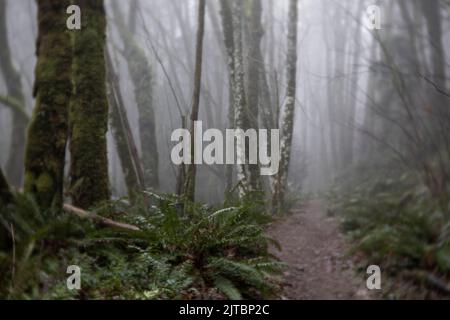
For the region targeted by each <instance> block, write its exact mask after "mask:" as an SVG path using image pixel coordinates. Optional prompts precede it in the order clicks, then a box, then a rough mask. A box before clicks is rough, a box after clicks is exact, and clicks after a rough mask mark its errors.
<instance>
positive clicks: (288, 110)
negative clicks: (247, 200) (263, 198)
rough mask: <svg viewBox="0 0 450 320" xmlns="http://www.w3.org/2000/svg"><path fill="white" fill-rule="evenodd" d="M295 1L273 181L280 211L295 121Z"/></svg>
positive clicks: (293, 1) (291, 10)
mask: <svg viewBox="0 0 450 320" xmlns="http://www.w3.org/2000/svg"><path fill="white" fill-rule="evenodd" d="M297 24H298V8H297V0H290V4H289V21H288V40H287V50H288V52H287V79H286V84H287V89H286V101H285V105H284V110H283V111H284V112H283V115H282V119H281V144H280V145H281V146H280V167H279V171H278V175H277V176H276V179H275V186H274V195H273V207H274V208H275V209H276V210H280V208H281V205H282V204H283V202H284V196H285V192H286V185H287V175H288V169H289V164H290V158H291V147H292V134H293V131H294V120H295V98H296V77H297Z"/></svg>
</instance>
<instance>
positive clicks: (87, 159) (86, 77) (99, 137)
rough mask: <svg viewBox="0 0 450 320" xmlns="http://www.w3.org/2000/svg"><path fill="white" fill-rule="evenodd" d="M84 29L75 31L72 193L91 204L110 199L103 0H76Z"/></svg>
mask: <svg viewBox="0 0 450 320" xmlns="http://www.w3.org/2000/svg"><path fill="white" fill-rule="evenodd" d="M74 3H75V4H77V5H79V6H80V8H81V12H82V27H81V30H77V31H76V32H74V59H73V83H74V94H73V98H72V103H71V109H70V153H71V170H70V175H71V193H72V197H73V203H74V204H75V205H76V206H79V207H81V208H89V207H92V206H95V205H98V204H100V203H101V202H103V201H105V200H108V199H109V196H110V191H109V179H108V157H107V145H106V132H107V130H108V101H107V96H106V81H105V75H106V64H105V55H104V49H105V40H106V16H105V10H104V5H103V0H77V1H74Z"/></svg>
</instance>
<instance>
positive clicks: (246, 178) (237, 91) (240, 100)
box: [232, 1, 251, 197]
mask: <svg viewBox="0 0 450 320" xmlns="http://www.w3.org/2000/svg"><path fill="white" fill-rule="evenodd" d="M242 6H243V3H242V1H233V9H232V16H233V39H234V58H233V60H234V79H233V83H234V84H233V93H234V99H233V100H234V116H235V126H236V129H241V130H243V131H246V130H247V129H248V128H249V127H250V123H249V113H248V105H247V98H246V94H245V84H244V60H243V48H242V14H243V7H242ZM243 148H245V150H243ZM236 150H237V152H236V153H237V159H238V164H237V180H238V184H239V194H240V196H241V197H243V196H244V195H245V194H247V193H248V192H249V191H251V185H250V174H249V172H248V160H249V157H248V155H249V144H248V143H247V142H245V141H244V146H242V145H240V144H239V143H238V144H237V148H236ZM239 162H241V163H239Z"/></svg>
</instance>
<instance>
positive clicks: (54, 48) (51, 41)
mask: <svg viewBox="0 0 450 320" xmlns="http://www.w3.org/2000/svg"><path fill="white" fill-rule="evenodd" d="M37 4H38V21H39V35H38V40H37V65H36V69H35V77H36V80H35V85H34V90H33V91H34V96H35V98H36V105H35V108H34V112H33V116H32V119H31V123H30V126H29V129H28V141H27V147H26V154H25V191H26V192H29V193H32V194H34V196H35V198H36V201H37V203H38V205H39V206H41V207H43V208H50V207H52V206H55V207H60V206H61V204H62V191H63V177H64V157H65V149H66V143H67V129H68V111H69V101H70V95H71V92H72V80H71V60H72V47H71V37H70V33H69V31H68V30H67V29H66V8H67V6H69V5H70V1H68V0H67V1H66V0H61V1H52V0H39V1H38V2H37Z"/></svg>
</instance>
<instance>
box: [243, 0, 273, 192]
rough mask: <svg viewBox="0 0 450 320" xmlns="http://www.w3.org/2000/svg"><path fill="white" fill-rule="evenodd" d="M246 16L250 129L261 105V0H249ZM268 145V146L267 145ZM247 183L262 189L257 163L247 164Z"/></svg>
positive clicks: (262, 64)
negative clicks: (247, 15)
mask: <svg viewBox="0 0 450 320" xmlns="http://www.w3.org/2000/svg"><path fill="white" fill-rule="evenodd" d="M249 7H250V9H251V10H250V15H249V17H248V23H247V27H248V46H249V49H248V53H249V57H248V79H247V80H248V81H247V82H248V86H247V88H248V89H247V91H248V110H247V114H248V119H249V126H250V128H252V129H255V130H256V129H258V128H259V106H260V105H261V102H262V99H261V91H262V90H261V84H262V81H261V80H262V76H263V74H262V73H261V71H262V69H263V66H264V60H263V57H262V54H261V40H262V37H263V35H264V30H263V27H262V22H261V19H262V1H260V0H250V2H249ZM269 147H270V146H269ZM248 168H249V170H248V171H249V183H250V185H251V188H252V189H253V190H262V185H261V176H260V174H259V165H258V164H249V166H248Z"/></svg>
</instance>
